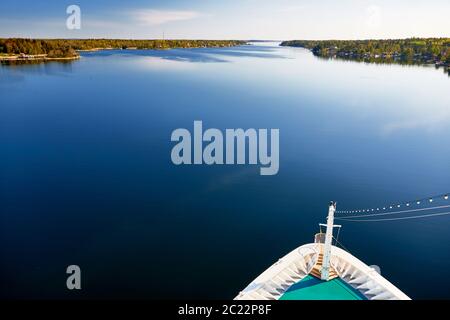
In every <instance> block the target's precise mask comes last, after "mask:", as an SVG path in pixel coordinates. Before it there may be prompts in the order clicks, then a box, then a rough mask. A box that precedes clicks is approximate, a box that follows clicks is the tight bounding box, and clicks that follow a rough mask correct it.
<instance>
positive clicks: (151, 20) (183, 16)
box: [132, 9, 202, 25]
mask: <svg viewBox="0 0 450 320" xmlns="http://www.w3.org/2000/svg"><path fill="white" fill-rule="evenodd" d="M132 14H133V16H134V19H135V20H136V21H138V22H139V23H140V24H142V25H161V24H165V23H169V22H174V21H184V20H192V19H196V18H198V17H200V16H202V14H201V13H199V12H196V11H166V10H151V9H148V10H138V11H135V12H133V13H132Z"/></svg>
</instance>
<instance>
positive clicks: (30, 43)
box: [0, 38, 246, 61]
mask: <svg viewBox="0 0 450 320" xmlns="http://www.w3.org/2000/svg"><path fill="white" fill-rule="evenodd" d="M245 43H246V42H245V41H238V40H126V39H22V38H8V39H0V61H33V60H34V61H35V60H39V61H41V60H42V61H45V60H72V59H78V58H79V53H78V52H79V51H96V50H106V49H153V50H158V49H159V50H163V49H171V48H209V47H231V46H237V45H242V44H245Z"/></svg>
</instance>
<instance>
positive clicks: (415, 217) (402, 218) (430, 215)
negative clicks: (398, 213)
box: [335, 211, 450, 222]
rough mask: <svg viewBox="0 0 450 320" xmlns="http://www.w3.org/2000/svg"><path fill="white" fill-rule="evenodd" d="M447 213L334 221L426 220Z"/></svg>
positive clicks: (447, 213)
mask: <svg viewBox="0 0 450 320" xmlns="http://www.w3.org/2000/svg"><path fill="white" fill-rule="evenodd" d="M449 214H450V211H449V212H441V213H432V214H423V215H420V216H412V217H400V218H386V219H347V218H335V220H342V221H350V222H380V221H396V220H408V219H419V218H428V217H436V216H445V215H449Z"/></svg>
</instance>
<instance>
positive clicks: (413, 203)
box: [336, 193, 448, 216]
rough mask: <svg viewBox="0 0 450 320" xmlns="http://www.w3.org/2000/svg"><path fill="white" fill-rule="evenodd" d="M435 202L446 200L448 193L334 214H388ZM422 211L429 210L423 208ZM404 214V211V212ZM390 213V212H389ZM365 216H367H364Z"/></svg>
mask: <svg viewBox="0 0 450 320" xmlns="http://www.w3.org/2000/svg"><path fill="white" fill-rule="evenodd" d="M437 200H448V193H444V194H440V195H437V196H432V197H427V198H422V199H416V200H413V201H407V202H401V203H396V204H390V205H385V206H380V207H376V208H369V209H352V210H337V211H336V214H349V213H350V214H351V213H363V214H365V213H374V212H375V213H376V212H390V211H391V210H393V209H399V208H411V207H416V208H417V207H418V206H425V205H426V204H431V203H433V202H434V201H437ZM424 209H431V208H424ZM405 212H406V211H405ZM390 213H392V212H390ZM364 216H367V215H364Z"/></svg>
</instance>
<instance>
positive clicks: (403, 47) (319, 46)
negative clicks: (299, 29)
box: [281, 38, 450, 72]
mask: <svg viewBox="0 0 450 320" xmlns="http://www.w3.org/2000/svg"><path fill="white" fill-rule="evenodd" d="M281 46H290V47H302V48H306V49H309V50H311V51H312V52H313V54H314V55H315V56H318V57H324V58H341V59H348V60H355V61H365V62H379V63H403V64H434V65H436V66H437V67H443V68H445V69H446V71H447V72H449V67H450V38H411V39H392V40H317V41H315V40H292V41H284V42H282V43H281Z"/></svg>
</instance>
